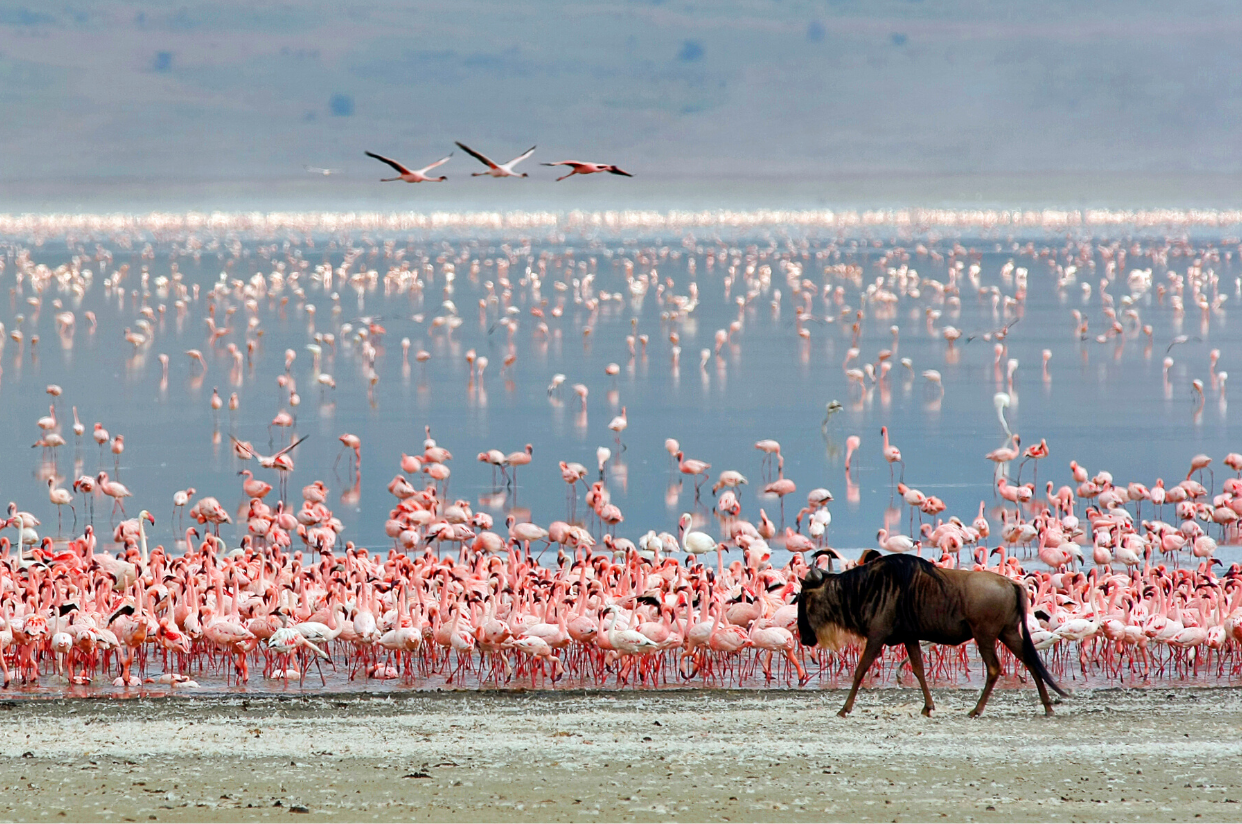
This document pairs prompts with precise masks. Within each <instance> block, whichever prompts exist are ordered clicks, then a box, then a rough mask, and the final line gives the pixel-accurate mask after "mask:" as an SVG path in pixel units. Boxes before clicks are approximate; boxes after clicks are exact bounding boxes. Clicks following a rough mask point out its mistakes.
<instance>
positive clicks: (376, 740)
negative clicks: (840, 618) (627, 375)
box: [0, 688, 1242, 821]
mask: <svg viewBox="0 0 1242 824" xmlns="http://www.w3.org/2000/svg"><path fill="white" fill-rule="evenodd" d="M934 695H935V699H936V701H937V707H938V709H937V713H936V714H935V716H933V717H932V718H930V719H924V718H922V717H920V716H919V714H918V712H919V709H920V707H921V702H920V700H919V696H918V694H917V692H916V691H915V690H906V689H883V690H870V691H866V692H864V693H863V694H862V695H861V696H860V699H859V704H858V707H857V708H856V710H855V712H854V714H853V716H851V717H850V718H849V719H840V718H837V717H836V715H835V712H836V710H837V709H838V708H839V707H840V704H841V702H842V700H843V698H844V693H843V692H842V691H839V690H824V691H819V692H795V691H762V692H761V691H712V692H702V691H700V692H687V691H680V690H679V691H675V692H674V691H670V692H663V693H643V694H634V693H615V692H612V693H595V692H590V693H576V694H565V693H560V692H557V693H540V692H529V693H516V694H515V693H504V694H497V693H478V692H471V693H440V694H427V693H418V694H403V695H385V696H365V695H352V694H351V695H337V696H318V695H316V696H305V697H302V696H296V697H295V696H290V697H279V698H273V697H245V696H233V697H225V698H203V697H195V698H178V697H170V698H153V699H143V700H135V701H104V700H91V701H80V700H66V699H48V700H18V701H4V702H0V728H2V731H3V735H0V787H3V788H4V790H5V791H4V792H3V793H0V817H3V818H5V819H18V820H59V821H71V820H83V819H91V820H133V821H147V820H161V821H163V820H168V821H223V820H244V821H254V820H293V821H303V820H322V821H333V820H384V821H386V820H397V819H412V820H419V821H433V820H441V821H467V820H483V821H539V820H554V821H561V820H583V819H588V820H589V819H598V820H602V821H607V820H630V821H652V820H663V819H670V818H675V819H683V820H700V821H736V820H755V819H764V820H781V821H798V820H821V819H825V818H827V819H845V820H860V821H880V820H883V821H893V820H898V821H900V820H935V819H939V818H942V817H943V818H947V819H951V820H961V819H973V820H978V821H1012V820H1036V819H1038V820H1065V821H1070V820H1084V819H1090V820H1097V819H1113V820H1135V821H1139V820H1187V821H1194V820H1196V818H1197V817H1198V818H1200V819H1208V820H1220V819H1236V818H1239V817H1242V804H1240V803H1239V802H1242V781H1240V780H1239V779H1238V774H1237V770H1236V763H1237V762H1236V758H1237V756H1238V755H1240V754H1242V735H1239V731H1240V730H1242V690H1239V689H1236V688H1192V689H1141V690H1120V689H1100V690H1081V691H1079V692H1076V693H1075V694H1074V695H1073V696H1072V697H1071V698H1069V699H1065V700H1064V701H1062V702H1061V703H1060V704H1059V705H1058V706H1057V715H1056V716H1055V717H1054V718H1051V719H1045V718H1043V717H1042V715H1041V714H1040V712H1039V707H1038V701H1037V699H1036V696H1035V693H1034V691H1032V690H1006V691H1003V692H998V693H997V694H995V695H994V696H993V698H992V701H991V703H990V704H989V706H988V711H987V714H986V715H985V716H984V717H983V718H981V719H969V718H967V717H966V712H967V711H968V710H969V709H970V707H971V706H973V703H974V700H975V698H976V697H977V696H976V695H975V694H974V691H972V690H960V689H945V690H937V691H935V692H934Z"/></svg>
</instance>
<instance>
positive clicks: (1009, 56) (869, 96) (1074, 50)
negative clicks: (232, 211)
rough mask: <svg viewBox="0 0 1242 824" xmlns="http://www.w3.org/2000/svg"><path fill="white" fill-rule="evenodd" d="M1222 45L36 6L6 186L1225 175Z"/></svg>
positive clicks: (11, 45)
mask: <svg viewBox="0 0 1242 824" xmlns="http://www.w3.org/2000/svg"><path fill="white" fill-rule="evenodd" d="M1239 35H1242V7H1239V6H1237V5H1235V4H1226V3H1218V4H1210V3H1179V4H1167V3H1142V2H1121V1H1120V0H1116V1H1114V2H1099V3H1092V4H1082V3H1075V2H1051V3H1048V2H1045V3H1039V4H1027V3H1017V2H1012V3H1002V2H990V1H988V0H958V2H933V0H889V1H888V2H884V1H881V2H873V1H872V0H838V1H837V2H827V3H824V2H816V3H812V2H798V1H797V0H782V1H780V2H760V0H752V1H751V2H740V1H739V2H725V1H724V0H713V2H693V3H691V2H675V1H674V0H670V1H669V2H650V3H640V2H624V3H593V4H589V3H576V2H552V1H549V2H542V1H532V2H527V3H512V2H481V1H480V0H444V1H443V2H419V3H410V2H405V1H404V0H379V1H378V2H360V1H359V0H346V1H345V2H340V0H331V1H329V0H318V1H317V2H266V1H265V0H248V1H247V2H233V1H232V0H211V2H184V3H171V4H170V3H135V2H109V0H99V2H86V1H85V0H74V1H71V2H58V3H49V4H44V3H38V2H35V1H34V0H30V2H28V3H27V5H25V6H22V5H20V4H11V3H9V4H4V6H3V8H0V112H3V116H2V117H0V187H4V186H8V187H9V188H10V189H11V190H13V191H24V190H27V189H29V187H31V186H35V185H39V184H50V185H73V184H75V183H80V182H83V181H92V180H99V181H101V182H105V181H116V180H119V181H124V182H126V183H127V184H129V185H138V184H142V185H159V184H160V183H161V182H162V181H171V180H175V179H181V180H189V181H200V180H201V181H245V180H253V179H259V180H269V179H270V180H276V179H288V178H298V177H302V176H305V175H306V172H304V171H303V164H310V165H313V166H317V167H328V168H339V169H342V170H344V171H345V172H347V173H348V175H349V176H350V177H351V178H357V179H359V180H366V179H369V178H370V177H378V176H379V173H380V172H382V171H384V170H383V168H382V167H380V166H379V165H378V164H376V163H375V162H374V161H370V160H368V159H367V158H365V157H363V156H362V154H361V152H362V149H364V148H369V149H372V150H374V151H378V152H382V153H389V154H391V155H393V156H395V157H398V158H402V159H404V160H407V161H409V163H411V164H417V165H423V164H424V163H425V162H430V161H431V160H434V159H435V158H437V157H440V156H442V155H443V154H445V153H447V152H448V151H449V150H450V149H452V148H453V145H452V144H453V141H454V140H463V141H466V142H469V143H471V144H472V145H476V146H477V147H478V148H480V149H482V150H484V151H487V152H489V153H492V154H494V155H495V156H496V157H497V158H499V159H502V160H507V159H508V158H509V157H511V156H513V155H516V154H518V153H519V152H521V151H523V150H524V149H526V148H527V147H528V146H530V145H531V144H534V143H537V144H539V152H538V154H537V155H536V157H535V158H534V160H533V161H528V163H529V165H530V167H531V168H530V169H528V171H534V170H535V169H536V168H537V167H536V166H535V163H536V162H537V161H539V160H540V159H543V160H548V159H560V158H563V157H580V158H585V159H605V160H615V161H616V162H618V163H621V164H622V165H625V166H626V167H627V168H630V167H632V168H633V169H634V170H636V171H637V172H639V173H641V174H642V175H645V176H648V177H651V176H673V177H675V178H677V179H703V178H720V177H725V176H729V175H734V174H738V175H741V176H742V177H743V179H746V180H750V179H762V178H765V177H770V176H779V177H786V178H790V179H796V178H807V179H812V180H814V179H823V178H828V177H831V176H833V175H842V174H844V175H896V176H900V175H903V174H907V173H915V174H921V175H926V174H932V175H936V174H950V175H960V174H968V175H974V174H985V175H986V174H999V173H1017V174H1035V175H1042V174H1045V173H1063V174H1069V175H1072V174H1074V173H1076V172H1079V171H1082V172H1092V173H1128V172H1136V173H1142V174H1166V173H1176V174H1202V173H1215V172H1226V173H1237V172H1242V159H1240V158H1242V151H1240V149H1242V130H1239V129H1238V128H1237V126H1238V124H1239V122H1242V94H1239V91H1240V89H1239V87H1240V86H1242V72H1239V71H1238V66H1239V65H1240V63H1242V37H1240V36H1239ZM474 164H475V162H474V161H473V160H471V159H470V158H468V157H464V156H463V155H462V154H461V153H460V152H459V153H458V156H457V157H455V158H454V160H453V162H452V163H451V164H450V165H449V166H448V167H446V171H447V172H448V173H449V174H450V176H451V177H455V178H461V177H463V176H465V174H466V173H467V172H468V171H474V170H475V168H474ZM542 171H546V170H542ZM0 199H3V198H2V196H0Z"/></svg>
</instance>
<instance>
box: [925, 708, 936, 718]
mask: <svg viewBox="0 0 1242 824" xmlns="http://www.w3.org/2000/svg"><path fill="white" fill-rule="evenodd" d="M933 709H935V707H923V717H924V718H931V714H932V710H933Z"/></svg>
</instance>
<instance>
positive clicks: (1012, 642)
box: [1000, 626, 1052, 715]
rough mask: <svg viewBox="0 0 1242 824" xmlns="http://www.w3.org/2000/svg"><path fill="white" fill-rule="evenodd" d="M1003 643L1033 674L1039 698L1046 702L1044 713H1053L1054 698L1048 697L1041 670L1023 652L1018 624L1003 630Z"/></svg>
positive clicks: (1001, 637)
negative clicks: (1032, 664) (1033, 665)
mask: <svg viewBox="0 0 1242 824" xmlns="http://www.w3.org/2000/svg"><path fill="white" fill-rule="evenodd" d="M1000 639H1001V643H1003V644H1004V645H1005V646H1007V647H1009V651H1010V652H1012V653H1013V654H1014V657H1015V658H1017V659H1018V660H1019V661H1021V662H1022V664H1023V666H1025V667H1026V670H1027V672H1029V673H1030V674H1031V678H1033V679H1034V681H1035V687H1036V689H1038V690H1039V700H1040V701H1042V702H1043V704H1044V715H1052V699H1050V698H1049V697H1048V687H1047V686H1045V685H1044V679H1043V678H1041V677H1040V675H1039V670H1038V669H1037V668H1035V667H1032V666H1031V664H1030V662H1029V661H1027V660H1026V657H1025V656H1024V655H1023V654H1022V632H1021V630H1019V629H1018V628H1017V627H1016V626H1012V627H1005V629H1004V631H1003V632H1001V636H1000Z"/></svg>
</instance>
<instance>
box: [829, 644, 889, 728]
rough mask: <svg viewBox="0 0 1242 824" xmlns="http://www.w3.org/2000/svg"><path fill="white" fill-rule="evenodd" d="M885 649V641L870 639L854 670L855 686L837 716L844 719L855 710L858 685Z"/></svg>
mask: <svg viewBox="0 0 1242 824" xmlns="http://www.w3.org/2000/svg"><path fill="white" fill-rule="evenodd" d="M883 648H884V641H883V640H882V639H880V638H868V639H867V647H866V649H864V650H863V654H862V655H861V656H860V657H859V659H858V667H857V668H856V669H855V670H854V685H853V686H852V687H850V694H849V697H848V698H846V699H845V706H844V707H842V708H841V711H840V712H839V713H837V715H839V716H841V717H842V718H844V717H845V716H847V715H849V714H850V711H851V710H853V709H854V696H856V695H858V685H859V684H861V683H862V680H863V676H864V675H866V674H867V670H869V669H871V665H872V664H873V663H875V659H876V656H877V655H879V654H880V650H881V649H883Z"/></svg>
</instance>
